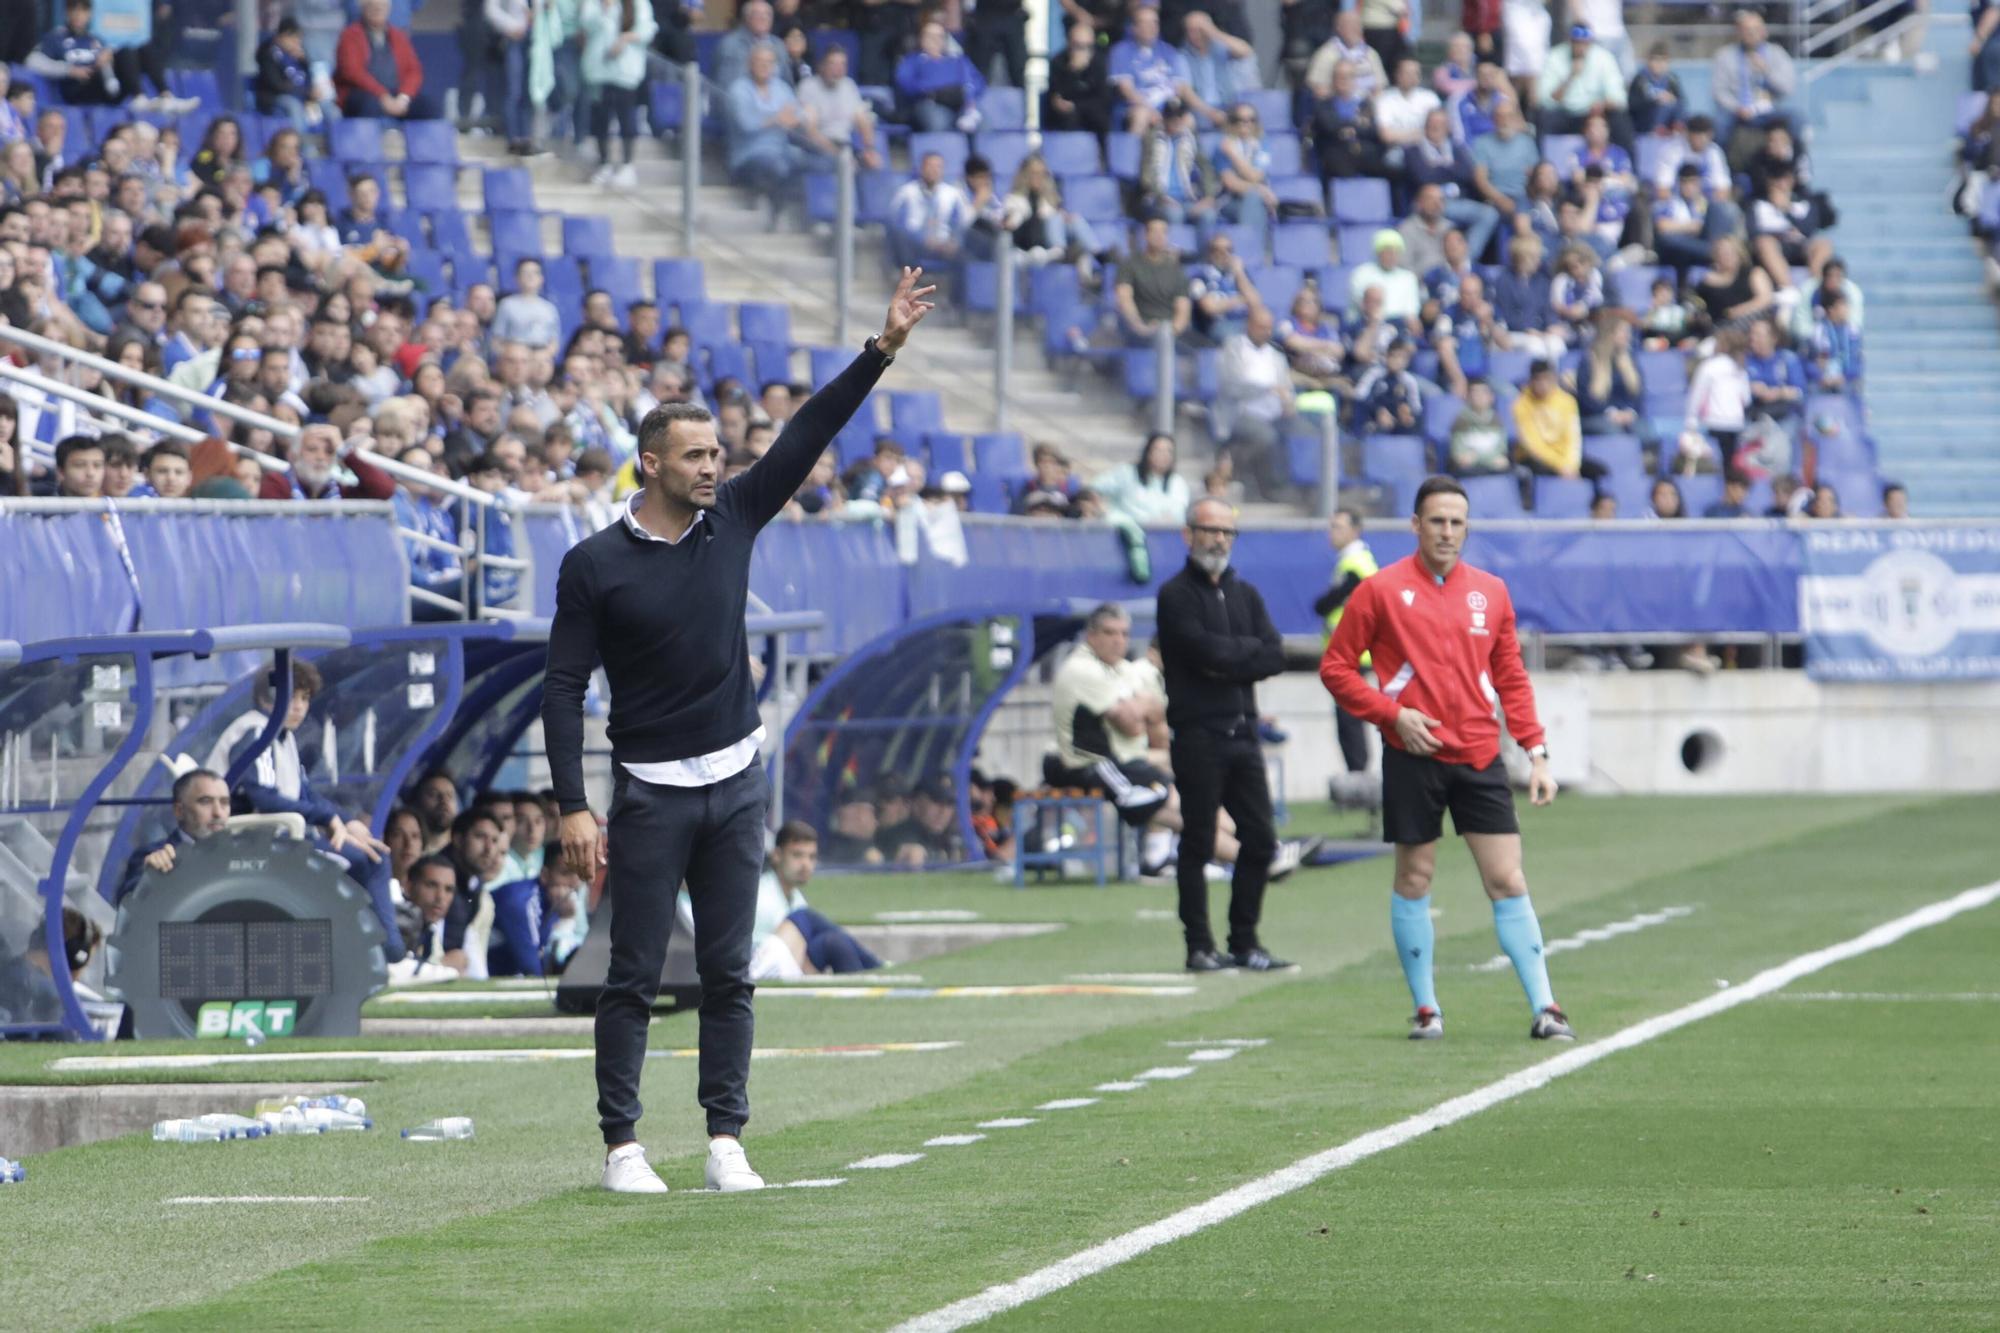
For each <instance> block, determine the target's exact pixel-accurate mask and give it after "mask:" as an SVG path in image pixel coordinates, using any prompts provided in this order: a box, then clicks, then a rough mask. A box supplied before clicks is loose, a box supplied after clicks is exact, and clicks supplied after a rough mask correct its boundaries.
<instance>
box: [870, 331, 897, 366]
mask: <svg viewBox="0 0 2000 1333" xmlns="http://www.w3.org/2000/svg"><path fill="white" fill-rule="evenodd" d="M861 346H862V347H863V349H865V350H867V351H870V352H873V353H875V355H877V356H879V357H881V358H882V364H883V365H885V366H893V365H895V364H896V354H895V353H894V352H885V351H883V350H882V340H881V339H880V338H878V337H876V336H875V335H874V334H872V333H871V334H869V335H868V341H867V342H865V343H863V344H861Z"/></svg>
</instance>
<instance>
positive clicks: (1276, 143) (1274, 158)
mask: <svg viewBox="0 0 2000 1333" xmlns="http://www.w3.org/2000/svg"><path fill="white" fill-rule="evenodd" d="M1264 149H1265V151H1266V152H1268V153H1270V155H1271V162H1270V165H1269V166H1267V167H1266V168H1265V169H1264V170H1265V174H1266V175H1269V176H1271V177H1273V178H1274V179H1275V178H1277V177H1281V176H1298V175H1303V174H1304V171H1305V168H1304V167H1302V166H1301V165H1300V159H1299V136H1298V135H1296V134H1271V135H1267V136H1265V139H1264ZM1313 194H1314V196H1315V202H1317V201H1318V196H1319V186H1318V184H1317V183H1315V184H1314V186H1313Z"/></svg>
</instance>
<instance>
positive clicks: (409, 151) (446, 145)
mask: <svg viewBox="0 0 2000 1333" xmlns="http://www.w3.org/2000/svg"><path fill="white" fill-rule="evenodd" d="M403 156H404V158H405V159H407V160H408V161H411V162H425V163H431V164H434V165H437V166H447V167H455V166H457V165H458V131H457V130H456V129H455V128H453V127H452V123H451V122H450V121H448V120H406V121H404V122H403Z"/></svg>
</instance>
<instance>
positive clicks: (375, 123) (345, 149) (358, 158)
mask: <svg viewBox="0 0 2000 1333" xmlns="http://www.w3.org/2000/svg"><path fill="white" fill-rule="evenodd" d="M327 145H328V148H329V149H330V151H331V152H332V154H333V157H334V159H335V160H336V161H339V162H347V163H354V164H358V165H366V166H372V165H374V164H375V163H377V162H380V161H382V158H383V153H382V122H381V121H379V120H356V119H353V118H349V119H346V120H336V121H334V122H333V125H332V126H331V127H330V128H329V130H328V133H327Z"/></svg>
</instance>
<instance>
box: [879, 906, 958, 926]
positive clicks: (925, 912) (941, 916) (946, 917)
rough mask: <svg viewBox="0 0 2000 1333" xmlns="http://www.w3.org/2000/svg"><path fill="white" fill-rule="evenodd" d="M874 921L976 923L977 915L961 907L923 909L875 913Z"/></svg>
mask: <svg viewBox="0 0 2000 1333" xmlns="http://www.w3.org/2000/svg"><path fill="white" fill-rule="evenodd" d="M875 919H876V920H877V921H894V922H918V921H977V920H979V913H977V912H971V911H967V910H966V909H965V908H963V907H923V908H913V909H911V910H909V911H905V912H877V913H876V914H875Z"/></svg>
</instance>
